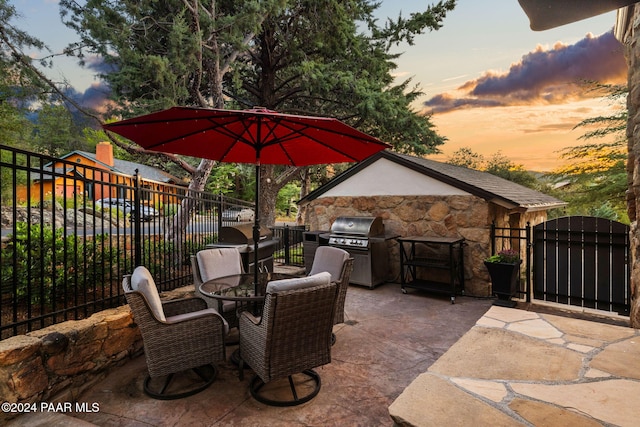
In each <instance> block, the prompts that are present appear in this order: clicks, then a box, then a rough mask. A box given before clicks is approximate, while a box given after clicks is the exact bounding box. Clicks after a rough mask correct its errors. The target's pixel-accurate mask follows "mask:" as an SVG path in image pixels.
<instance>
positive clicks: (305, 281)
mask: <svg viewBox="0 0 640 427" xmlns="http://www.w3.org/2000/svg"><path fill="white" fill-rule="evenodd" d="M328 283H331V274H329V273H327V272H326V271H323V272H322V273H318V274H314V275H312V276H306V277H296V278H293V279H281V280H272V281H271V282H269V284H268V285H267V293H275V292H283V291H291V290H293V289H304V288H311V287H313V286H318V285H326V284H328Z"/></svg>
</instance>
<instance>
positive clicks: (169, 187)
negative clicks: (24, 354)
mask: <svg viewBox="0 0 640 427" xmlns="http://www.w3.org/2000/svg"><path fill="white" fill-rule="evenodd" d="M76 154H77V155H76ZM87 155H88V156H87ZM86 157H89V158H90V157H91V153H82V152H77V153H75V152H74V153H71V155H68V156H66V157H65V158H64V159H58V158H53V157H48V156H44V155H40V154H35V153H31V152H28V151H23V150H18V149H14V148H11V147H6V146H1V145H0V207H1V208H0V209H1V211H0V218H1V223H0V230H1V241H0V268H1V282H0V296H1V301H0V302H1V304H0V339H3V338H6V337H9V336H13V335H18V334H22V333H26V332H28V331H32V330H35V329H39V328H42V327H45V326H48V325H51V324H55V323H59V322H62V321H65V320H72V319H82V318H86V317H88V316H90V315H91V314H93V313H95V312H98V311H101V310H103V309H106V308H110V307H116V306H119V305H121V304H124V298H123V295H122V288H121V283H120V282H121V279H122V276H123V274H125V273H129V272H131V270H132V269H133V267H134V266H136V265H145V266H147V267H148V268H149V270H150V271H151V273H152V274H153V276H154V278H155V280H156V284H157V286H158V289H159V290H161V291H166V290H171V289H174V288H176V287H179V286H183V285H185V284H188V283H192V275H191V266H190V263H189V255H190V254H193V253H195V252H197V251H198V250H200V249H202V248H204V247H205V246H206V245H207V244H208V243H213V242H215V241H216V240H217V230H218V228H219V227H221V226H223V225H228V223H229V222H231V221H226V220H225V218H226V216H224V215H221V213H222V212H224V211H225V210H227V209H229V208H232V207H236V206H251V204H249V203H246V202H243V201H240V200H235V199H231V198H226V197H223V196H221V195H215V194H211V193H207V192H194V191H188V190H187V187H186V186H184V185H179V184H177V183H171V182H162V181H154V180H150V179H143V178H142V177H141V176H140V174H139V173H137V172H138V171H136V173H135V174H134V175H133V176H131V175H125V174H120V173H116V172H113V171H111V170H108V169H107V168H104V169H103V168H100V167H96V166H94V164H99V163H91V162H90V161H86ZM185 203H189V204H192V205H193V206H194V209H192V210H191V212H192V213H191V214H190V215H187V216H182V215H180V213H181V212H182V210H183V208H182V206H183V204H185ZM229 219H230V220H231V219H232V220H234V221H235V218H232V217H229Z"/></svg>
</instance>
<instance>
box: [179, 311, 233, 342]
mask: <svg viewBox="0 0 640 427" xmlns="http://www.w3.org/2000/svg"><path fill="white" fill-rule="evenodd" d="M209 313H215V314H216V316H219V317H220V318H221V319H222V321H223V322H224V334H225V335H226V334H228V333H229V323H227V321H226V320H225V319H224V317H222V316H220V313H218V310H216V309H215V308H207V309H204V310H198V311H191V312H189V313H183V314H178V315H175V316H169V317H167V323H175V322H180V321H182V320H189V319H193V318H196V317H200V316H202V315H203V314H209Z"/></svg>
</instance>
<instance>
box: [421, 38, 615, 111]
mask: <svg viewBox="0 0 640 427" xmlns="http://www.w3.org/2000/svg"><path fill="white" fill-rule="evenodd" d="M626 76H627V65H626V61H625V59H624V55H623V48H622V45H621V44H620V42H618V40H617V39H616V38H615V37H614V36H613V33H612V32H608V33H605V34H602V35H601V36H598V37H594V36H593V35H591V34H587V36H586V37H585V38H584V39H582V40H580V41H579V42H577V43H575V44H572V45H566V44H562V43H556V44H555V45H554V46H553V48H551V49H549V50H545V49H544V48H543V47H542V46H537V47H536V49H535V50H534V51H532V52H529V53H528V54H526V55H524V56H523V57H522V59H521V60H520V61H519V62H517V63H514V64H512V65H511V67H510V68H509V71H508V72H506V73H496V72H493V71H487V72H485V73H484V74H483V75H482V76H481V77H479V78H478V79H475V80H470V81H467V82H465V83H464V84H463V85H461V86H460V87H459V88H458V89H457V91H456V92H455V93H443V94H439V95H436V96H434V97H433V98H431V99H429V100H428V101H426V102H425V103H424V107H425V108H424V110H423V111H424V112H425V113H433V114H437V113H444V112H449V111H453V110H459V109H467V108H486V107H499V106H515V105H549V104H562V103H566V102H572V101H576V100H580V99H586V98H593V97H596V96H597V94H593V93H588V92H585V91H584V89H583V88H582V87H581V86H580V84H579V83H580V82H582V81H585V80H590V81H597V82H599V83H620V82H624V81H625V79H626Z"/></svg>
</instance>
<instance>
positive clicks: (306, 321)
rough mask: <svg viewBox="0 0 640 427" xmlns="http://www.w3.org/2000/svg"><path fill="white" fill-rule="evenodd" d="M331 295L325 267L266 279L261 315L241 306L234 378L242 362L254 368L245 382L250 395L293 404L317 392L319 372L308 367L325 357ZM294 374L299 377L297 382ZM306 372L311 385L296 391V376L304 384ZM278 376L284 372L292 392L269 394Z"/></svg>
mask: <svg viewBox="0 0 640 427" xmlns="http://www.w3.org/2000/svg"><path fill="white" fill-rule="evenodd" d="M336 295H337V285H336V283H335V282H331V275H330V274H329V273H327V272H323V273H319V274H316V275H313V276H308V277H302V278H295V279H284V280H274V281H272V282H270V283H269V284H268V285H267V290H266V296H265V302H264V308H263V314H262V317H260V318H257V317H255V316H253V315H252V314H251V313H249V312H246V311H245V312H242V314H241V316H240V357H241V360H240V366H239V368H240V379H243V367H244V363H245V362H246V364H247V365H248V366H249V367H251V369H253V371H254V372H255V374H256V375H255V376H254V377H253V379H252V380H251V382H250V385H249V390H250V392H251V395H252V396H253V397H254V398H255V399H256V400H258V401H259V402H262V403H265V404H267V405H274V406H294V405H299V404H301V403H304V402H308V401H309V400H311V399H312V398H314V397H315V396H316V395H317V394H318V392H319V391H320V376H319V375H318V374H317V373H316V372H315V371H314V370H313V368H315V367H318V366H322V365H326V364H327V363H329V362H331V328H332V327H333V315H334V309H335V301H336ZM298 374H302V378H304V379H305V381H303V382H300V381H299V377H300V376H299V375H298ZM294 375H295V376H296V378H295V379H294ZM307 377H308V378H311V379H312V386H313V389H312V390H311V391H310V392H308V393H306V394H305V395H304V396H302V397H299V396H298V392H297V390H296V379H297V380H298V386H300V385H301V384H304V385H308V384H309V381H308V378H307ZM284 378H288V381H289V386H290V389H291V393H292V398H291V399H289V398H283V397H282V396H272V397H269V396H268V395H269V393H271V392H272V391H273V388H274V387H273V385H274V384H277V383H279V382H280V381H279V380H281V379H284ZM265 385H267V387H265ZM269 386H271V387H269ZM269 389H271V390H269ZM275 389H276V390H278V387H275Z"/></svg>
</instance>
